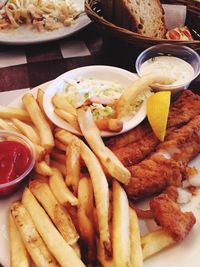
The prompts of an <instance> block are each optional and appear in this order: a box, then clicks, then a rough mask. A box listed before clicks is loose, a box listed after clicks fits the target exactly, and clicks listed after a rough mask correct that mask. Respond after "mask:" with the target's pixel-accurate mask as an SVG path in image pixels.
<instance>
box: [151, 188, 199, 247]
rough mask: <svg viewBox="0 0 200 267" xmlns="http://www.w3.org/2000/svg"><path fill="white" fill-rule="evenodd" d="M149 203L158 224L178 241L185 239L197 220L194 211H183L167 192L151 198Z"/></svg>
mask: <svg viewBox="0 0 200 267" xmlns="http://www.w3.org/2000/svg"><path fill="white" fill-rule="evenodd" d="M149 204H150V208H151V210H152V212H153V216H154V219H155V220H156V222H157V224H158V225H160V226H161V227H162V229H163V230H165V231H166V232H167V233H168V234H169V235H170V236H171V237H172V238H173V239H174V241H176V242H178V241H181V240H183V239H184V238H185V237H186V236H187V235H188V233H189V232H190V230H191V229H192V227H193V225H194V224H195V222H196V219H195V217H194V215H193V214H192V212H182V211H181V209H180V207H179V206H178V204H177V203H176V202H174V201H173V200H172V199H171V198H170V197H169V196H168V195H167V194H165V193H163V194H160V195H159V196H157V197H155V198H153V199H152V200H150V203H149Z"/></svg>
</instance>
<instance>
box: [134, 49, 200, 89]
mask: <svg viewBox="0 0 200 267" xmlns="http://www.w3.org/2000/svg"><path fill="white" fill-rule="evenodd" d="M136 70H137V73H138V75H139V76H144V75H146V74H153V73H158V74H163V75H165V76H166V75H169V77H170V78H171V80H172V81H173V82H172V83H171V84H170V85H161V84H153V85H152V86H151V87H152V88H153V89H155V90H168V91H169V90H170V91H172V92H174V93H175V92H177V91H180V90H183V89H186V88H188V86H189V84H190V83H191V81H193V80H194V79H195V78H196V77H197V76H198V75H199V73H200V56H199V55H198V54H197V53H196V52H195V51H194V50H193V49H191V48H189V47H186V46H180V45H174V44H161V45H155V46H152V47H150V48H148V49H146V50H144V51H143V52H142V53H141V54H140V55H139V56H138V58H137V60H136Z"/></svg>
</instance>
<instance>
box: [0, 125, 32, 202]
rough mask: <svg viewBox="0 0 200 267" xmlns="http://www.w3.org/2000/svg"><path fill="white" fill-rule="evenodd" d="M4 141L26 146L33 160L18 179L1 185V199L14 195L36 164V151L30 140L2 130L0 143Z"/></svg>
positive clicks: (0, 131)
mask: <svg viewBox="0 0 200 267" xmlns="http://www.w3.org/2000/svg"><path fill="white" fill-rule="evenodd" d="M3 141H16V142H19V143H21V144H23V145H24V146H26V147H27V148H28V150H29V151H30V155H31V160H30V161H29V164H28V166H27V168H26V170H25V171H24V172H23V173H22V174H21V175H20V176H18V177H17V178H16V179H14V180H12V181H10V182H6V183H0V198H2V197H6V196H8V195H10V194H12V193H14V192H15V191H16V190H17V189H18V188H19V187H20V185H21V184H22V182H23V181H24V179H25V178H26V176H27V175H28V174H29V173H30V171H31V170H32V169H33V166H34V164H35V149H34V146H33V144H32V142H31V141H30V140H29V139H28V138H26V137H25V136H23V135H21V134H18V133H16V132H14V131H7V130H0V142H3Z"/></svg>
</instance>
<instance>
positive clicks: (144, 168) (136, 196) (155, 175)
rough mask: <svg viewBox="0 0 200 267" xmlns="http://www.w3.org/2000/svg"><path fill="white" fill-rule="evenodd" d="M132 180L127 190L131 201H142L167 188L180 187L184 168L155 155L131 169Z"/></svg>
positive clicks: (126, 187)
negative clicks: (171, 186)
mask: <svg viewBox="0 0 200 267" xmlns="http://www.w3.org/2000/svg"><path fill="white" fill-rule="evenodd" d="M129 170H130V172H131V175H132V178H131V180H130V182H129V184H128V185H126V186H125V190H126V192H127V194H128V197H129V198H130V199H131V200H140V199H143V198H146V197H150V196H152V195H154V194H156V193H160V192H162V191H163V190H164V189H165V188H166V187H167V186H169V185H175V186H180V184H181V181H182V179H183V177H184V170H185V168H184V166H182V165H181V164H180V163H178V162H176V161H174V160H169V159H165V158H164V157H163V156H160V155H155V156H152V157H150V158H149V159H146V160H143V161H142V162H140V163H139V164H137V165H134V166H131V167H130V168H129Z"/></svg>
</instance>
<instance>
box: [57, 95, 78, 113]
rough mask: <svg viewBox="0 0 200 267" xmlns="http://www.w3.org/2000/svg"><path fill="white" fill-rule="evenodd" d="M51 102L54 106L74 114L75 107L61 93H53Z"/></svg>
mask: <svg viewBox="0 0 200 267" xmlns="http://www.w3.org/2000/svg"><path fill="white" fill-rule="evenodd" d="M52 103H53V105H54V106H55V107H56V108H58V109H63V110H65V111H67V112H68V113H70V114H72V115H74V116H76V109H75V108H74V107H73V106H72V105H71V104H70V103H69V102H68V101H67V99H66V98H65V97H64V96H63V94H59V93H57V94H55V95H54V96H53V97H52Z"/></svg>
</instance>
